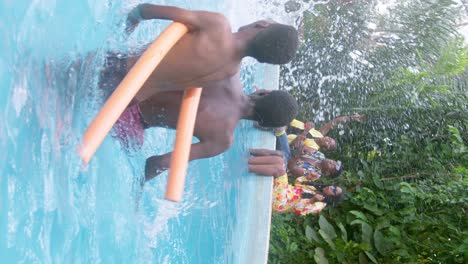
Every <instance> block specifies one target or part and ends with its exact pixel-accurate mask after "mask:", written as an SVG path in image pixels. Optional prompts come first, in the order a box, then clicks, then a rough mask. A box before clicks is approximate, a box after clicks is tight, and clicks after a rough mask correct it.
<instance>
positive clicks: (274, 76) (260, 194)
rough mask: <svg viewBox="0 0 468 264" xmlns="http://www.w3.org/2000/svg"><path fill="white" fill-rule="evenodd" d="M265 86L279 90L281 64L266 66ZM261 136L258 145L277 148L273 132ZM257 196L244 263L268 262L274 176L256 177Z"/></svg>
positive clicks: (253, 204)
mask: <svg viewBox="0 0 468 264" xmlns="http://www.w3.org/2000/svg"><path fill="white" fill-rule="evenodd" d="M263 76H264V80H263V87H262V88H264V89H268V90H277V89H278V87H279V66H273V65H266V66H265V67H264V73H263ZM261 133H264V135H262V136H261V137H260V142H258V145H257V147H259V148H266V149H275V144H276V139H275V137H274V135H273V134H272V133H269V132H264V131H262V132H261ZM255 181H256V184H255V196H254V199H253V200H251V201H250V202H251V206H250V207H249V210H251V212H249V215H252V216H255V217H252V223H251V224H250V225H249V228H250V229H251V231H252V232H249V236H250V237H249V239H248V244H249V245H248V246H247V247H246V251H247V252H245V258H246V259H245V262H243V263H267V262H268V248H269V242H270V225H271V210H272V207H271V204H272V191H273V177H262V176H257V177H255Z"/></svg>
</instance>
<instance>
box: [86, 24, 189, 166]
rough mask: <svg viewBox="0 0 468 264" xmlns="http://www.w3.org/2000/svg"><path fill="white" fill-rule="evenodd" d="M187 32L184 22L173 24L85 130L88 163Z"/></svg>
mask: <svg viewBox="0 0 468 264" xmlns="http://www.w3.org/2000/svg"><path fill="white" fill-rule="evenodd" d="M186 32H187V27H186V26H185V25H184V24H181V23H178V22H174V23H172V24H171V25H169V26H168V27H167V28H166V29H165V30H164V31H163V32H162V33H161V34H160V35H159V36H158V37H157V38H156V39H155V40H154V41H153V43H151V45H150V46H149V47H148V49H147V50H146V51H145V52H144V53H143V54H142V55H141V57H140V58H139V59H138V61H137V62H136V63H135V65H134V66H133V67H132V69H130V71H129V72H128V73H127V75H126V76H125V78H124V79H123V80H122V82H121V83H120V84H119V86H117V88H116V89H115V91H114V92H113V93H112V95H111V96H110V97H109V99H108V100H107V101H106V103H105V104H104V106H103V107H102V109H101V111H99V113H98V114H97V116H96V117H95V118H94V120H93V122H92V123H91V124H90V125H89V127H88V129H86V132H85V133H84V136H83V140H82V142H81V145H80V147H79V150H78V152H79V155H80V156H81V159H82V160H83V162H84V163H85V164H87V163H88V162H89V160H90V159H91V157H92V156H93V155H94V153H95V152H96V149H97V148H98V147H99V145H100V144H101V143H102V141H103V140H104V138H105V137H106V135H107V134H108V133H109V131H110V130H111V129H112V126H113V125H114V124H115V122H116V121H117V120H118V119H119V117H120V115H121V114H122V112H123V111H124V110H125V108H127V106H128V104H129V103H130V102H131V101H132V99H133V97H135V95H136V94H137V93H138V91H139V90H140V88H141V87H142V86H143V84H144V83H145V82H146V80H147V79H148V77H149V76H150V75H151V73H152V72H153V71H154V69H155V68H156V67H157V66H158V64H159V63H160V62H161V60H162V59H163V58H164V56H165V55H166V54H167V53H168V51H169V50H170V49H171V48H172V46H174V44H175V43H176V42H177V41H178V40H179V39H180V38H181V37H182V36H183V35H184V34H185V33H186Z"/></svg>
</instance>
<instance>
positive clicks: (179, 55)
mask: <svg viewBox="0 0 468 264" xmlns="http://www.w3.org/2000/svg"><path fill="white" fill-rule="evenodd" d="M147 19H167V20H173V21H177V22H181V23H183V24H185V25H187V26H188V27H189V32H188V33H187V34H185V35H184V36H183V37H182V38H181V39H180V40H179V41H178V42H177V44H176V45H175V46H174V47H173V48H172V49H171V50H170V51H169V53H168V54H167V55H166V57H165V58H164V59H163V60H162V62H161V64H160V65H159V66H158V67H157V69H156V70H155V71H154V72H153V74H152V75H151V76H150V77H149V79H148V80H147V81H146V83H145V84H144V86H143V87H142V89H141V90H140V92H138V94H137V95H136V99H137V100H138V101H143V100H146V99H148V98H149V97H151V96H152V95H154V94H155V93H156V92H160V91H170V90H172V91H173V90H183V89H185V88H187V87H203V88H206V86H213V85H210V83H211V82H213V81H219V80H225V79H228V78H230V77H232V76H234V75H235V74H236V73H238V72H239V67H240V62H241V60H242V58H244V57H246V56H250V57H254V58H256V59H257V60H258V61H259V62H265V63H270V64H284V63H287V62H289V61H291V60H292V58H293V57H294V54H295V53H296V50H297V47H298V34H297V31H296V29H294V28H293V27H291V26H287V25H282V24H279V23H275V22H272V21H266V20H261V21H257V22H254V23H252V24H249V25H246V26H243V27H241V28H239V31H238V32H236V33H232V31H231V27H230V24H229V21H228V20H227V18H226V17H225V16H223V15H222V14H219V13H213V12H207V11H189V10H185V9H181V8H177V7H172V6H160V5H153V4H140V5H138V6H137V7H135V8H134V9H133V10H132V11H131V12H130V14H129V15H128V18H127V31H128V32H132V31H133V29H134V28H135V27H136V26H137V25H138V23H139V22H140V21H141V20H147ZM140 55H141V53H140V54H136V55H135V56H131V55H129V56H128V57H125V58H122V57H120V56H116V55H112V54H111V55H110V56H108V59H107V62H106V68H109V67H110V68H111V69H112V68H115V69H117V73H115V72H114V73H111V72H109V71H110V70H109V69H106V70H105V71H107V72H108V73H107V74H106V73H104V76H107V78H108V79H109V78H110V79H111V82H112V84H109V83H108V84H107V86H109V87H108V88H111V89H115V87H116V86H117V84H118V83H119V82H120V81H121V80H122V78H123V77H124V76H125V74H126V73H127V72H128V70H129V69H130V68H131V67H132V66H133V65H134V64H135V62H136V61H137V60H138V58H139V57H140ZM103 82H104V85H106V84H105V82H106V80H101V84H102V83H103ZM113 86H114V87H113Z"/></svg>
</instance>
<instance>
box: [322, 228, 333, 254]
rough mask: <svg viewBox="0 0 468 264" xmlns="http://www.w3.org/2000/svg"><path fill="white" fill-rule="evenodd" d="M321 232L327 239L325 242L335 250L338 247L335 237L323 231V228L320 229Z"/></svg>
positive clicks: (324, 238)
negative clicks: (334, 240)
mask: <svg viewBox="0 0 468 264" xmlns="http://www.w3.org/2000/svg"><path fill="white" fill-rule="evenodd" d="M319 234H320V235H321V236H322V237H323V240H325V242H327V244H328V245H329V246H330V247H331V248H332V249H333V250H335V249H336V247H335V243H333V239H332V238H331V237H330V236H329V235H328V234H327V233H326V232H325V231H323V230H322V229H320V230H319Z"/></svg>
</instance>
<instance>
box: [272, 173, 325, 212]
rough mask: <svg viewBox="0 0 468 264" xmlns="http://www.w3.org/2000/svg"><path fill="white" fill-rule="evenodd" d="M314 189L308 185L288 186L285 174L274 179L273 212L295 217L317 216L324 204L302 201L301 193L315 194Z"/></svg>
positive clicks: (308, 200)
mask: <svg viewBox="0 0 468 264" xmlns="http://www.w3.org/2000/svg"><path fill="white" fill-rule="evenodd" d="M315 191H316V190H315V188H314V187H313V186H308V185H300V184H296V185H294V186H292V185H289V184H288V176H287V174H285V175H283V176H281V177H278V178H275V183H274V186H273V211H275V212H278V213H285V212H293V213H295V214H297V215H307V214H310V213H313V214H318V213H319V212H320V211H321V210H322V209H323V208H325V206H326V204H325V203H323V202H311V199H302V198H301V195H302V193H303V192H304V193H311V194H315Z"/></svg>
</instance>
